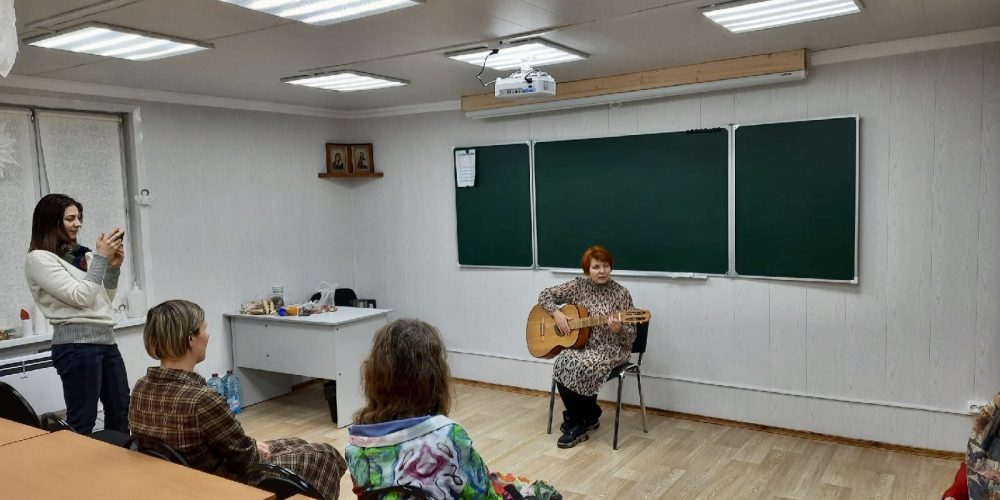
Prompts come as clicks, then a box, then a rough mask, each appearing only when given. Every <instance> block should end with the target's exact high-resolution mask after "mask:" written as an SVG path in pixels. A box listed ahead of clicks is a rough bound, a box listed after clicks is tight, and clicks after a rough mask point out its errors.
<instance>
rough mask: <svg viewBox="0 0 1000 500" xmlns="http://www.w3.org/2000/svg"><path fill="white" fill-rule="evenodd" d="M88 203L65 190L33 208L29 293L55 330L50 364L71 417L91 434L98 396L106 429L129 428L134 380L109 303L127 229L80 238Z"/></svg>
mask: <svg viewBox="0 0 1000 500" xmlns="http://www.w3.org/2000/svg"><path fill="white" fill-rule="evenodd" d="M82 225H83V205H82V204H80V202H78V201H76V200H74V199H73V198H70V197H69V196H66V195H64V194H50V195H46V196H44V197H43V198H42V199H41V200H39V201H38V204H37V205H35V212H34V214H33V216H32V222H31V246H30V247H29V249H28V256H27V258H26V259H25V261H24V272H25V276H26V277H27V279H28V286H29V287H30V289H31V295H32V297H33V298H34V299H35V303H36V304H37V305H38V307H39V309H41V311H42V312H43V313H44V314H45V317H46V318H48V319H49V322H50V323H52V326H53V328H54V333H53V335H52V364H53V365H55V368H56V372H58V373H59V377H60V378H61V379H62V386H63V398H64V399H65V401H66V420H67V421H68V423H69V425H70V426H71V427H73V429H74V430H75V431H76V432H78V433H80V434H90V433H91V432H93V430H94V424H95V422H96V420H97V401H98V400H100V402H101V404H103V405H104V428H105V429H113V430H117V431H121V432H125V433H127V432H128V403H129V401H128V399H129V395H128V390H129V389H128V379H127V377H126V374H125V363H124V361H122V356H121V353H120V352H119V351H118V345H117V344H115V337H114V325H115V320H114V318H113V317H112V315H111V311H112V309H111V302H112V300H113V299H114V297H115V292H116V290H117V288H118V276H119V274H120V272H121V265H122V262H123V261H124V260H125V250H124V244H123V241H122V239H123V238H122V237H123V236H124V234H125V233H124V231H122V230H121V229H120V228H115V229H113V230H112V231H111V232H110V233H109V234H105V233H101V234H100V235H98V237H97V243H96V245H95V250H94V251H91V250H90V249H89V248H87V247H85V246H82V245H80V244H79V243H77V234H78V233H79V231H80V226H82Z"/></svg>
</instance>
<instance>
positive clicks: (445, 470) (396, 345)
mask: <svg viewBox="0 0 1000 500" xmlns="http://www.w3.org/2000/svg"><path fill="white" fill-rule="evenodd" d="M361 377H362V383H361V385H362V391H363V392H364V394H365V400H366V404H365V406H364V407H363V408H362V409H361V410H359V411H358V412H357V413H356V414H355V415H354V425H352V426H351V427H350V428H349V430H348V431H349V435H350V442H349V444H348V445H347V463H348V468H349V470H350V471H351V479H352V480H353V482H354V492H355V493H356V494H357V495H358V497H361V496H362V495H364V494H366V493H368V494H373V493H374V494H377V493H378V492H380V491H385V490H387V489H389V488H393V487H409V488H413V489H419V490H420V491H421V492H422V493H423V494H424V495H426V496H428V497H429V498H434V499H450V498H462V499H472V498H477V499H479V498H489V499H509V498H537V499H540V500H547V499H561V498H562V495H560V494H559V492H558V491H556V490H555V489H554V488H553V487H552V486H550V485H548V484H546V483H545V482H542V481H529V480H528V479H525V478H520V477H515V476H512V475H509V474H499V473H495V472H490V471H489V469H488V468H487V466H486V464H485V463H483V459H482V457H480V455H479V453H477V452H476V450H475V448H473V447H472V439H471V438H470V437H469V435H468V434H467V433H466V432H465V429H464V428H462V426H461V425H459V424H458V423H457V422H455V421H454V420H451V419H450V418H448V411H449V410H450V409H451V391H450V382H451V372H450V370H449V369H448V361H447V358H446V355H445V347H444V341H442V340H441V335H440V334H439V333H438V331H437V329H435V328H434V327H433V326H431V325H429V324H427V323H425V322H423V321H419V320H415V319H398V320H395V321H393V322H391V323H389V324H387V325H385V326H383V327H382V328H380V329H379V330H378V332H377V333H376V334H375V339H374V340H373V342H372V350H371V353H369V355H368V358H367V359H365V361H364V362H363V363H362V365H361ZM384 497H388V494H387V495H385V496H383V498H384Z"/></svg>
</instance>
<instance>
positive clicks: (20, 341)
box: [0, 318, 146, 349]
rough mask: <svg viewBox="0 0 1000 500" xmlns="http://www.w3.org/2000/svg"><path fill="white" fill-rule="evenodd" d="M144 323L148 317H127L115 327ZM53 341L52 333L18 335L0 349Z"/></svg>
mask: <svg viewBox="0 0 1000 500" xmlns="http://www.w3.org/2000/svg"><path fill="white" fill-rule="evenodd" d="M144 324H146V318H129V319H126V320H125V321H119V322H118V324H117V325H115V327H114V329H115V331H116V332H117V331H118V330H122V329H125V328H132V327H134V326H141V325H144ZM51 341H52V335H51V334H45V335H32V336H30V337H18V338H15V339H10V340H0V349H6V348H8V347H18V346H22V345H31V344H41V343H44V342H51Z"/></svg>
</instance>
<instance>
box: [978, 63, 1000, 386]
mask: <svg viewBox="0 0 1000 500" xmlns="http://www.w3.org/2000/svg"><path fill="white" fill-rule="evenodd" d="M983 52H984V58H983V59H984V61H983V79H984V80H983V138H982V157H981V163H982V173H981V175H980V178H981V181H980V183H979V284H978V286H977V287H976V290H977V294H976V343H975V344H976V353H975V357H976V371H975V390H974V391H973V395H974V396H976V398H977V399H979V400H986V399H989V397H990V395H992V394H995V393H997V392H1000V369H997V360H1000V300H998V299H997V297H1000V234H998V232H997V231H996V230H995V229H996V228H997V227H1000V44H994V45H991V46H986V47H984V48H983Z"/></svg>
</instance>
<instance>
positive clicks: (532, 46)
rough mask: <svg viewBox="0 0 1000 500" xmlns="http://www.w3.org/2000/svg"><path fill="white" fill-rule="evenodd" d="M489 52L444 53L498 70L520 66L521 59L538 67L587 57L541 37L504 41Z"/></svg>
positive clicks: (479, 50)
mask: <svg viewBox="0 0 1000 500" xmlns="http://www.w3.org/2000/svg"><path fill="white" fill-rule="evenodd" d="M490 52H491V49H488V48H480V49H471V50H463V51H461V52H453V53H450V54H445V55H446V56H448V57H449V58H451V59H454V60H456V61H462V62H465V63H469V64H473V65H475V66H480V67H481V66H482V65H483V60H485V61H486V66H487V67H488V68H491V69H495V70H498V71H506V70H509V69H516V68H520V67H521V61H527V62H528V63H530V64H531V66H532V67H540V66H550V65H553V64H559V63H564V62H571V61H579V60H581V59H586V58H587V55H586V54H584V53H582V52H578V51H575V50H573V49H570V48H567V47H563V46H561V45H558V44H555V43H552V42H549V41H547V40H543V39H541V38H529V39H526V40H520V41H517V42H513V43H510V44H506V43H504V44H501V45H500V52H498V53H497V54H494V55H492V56H489V54H490ZM486 56H489V58H488V59H487V57H486Z"/></svg>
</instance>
